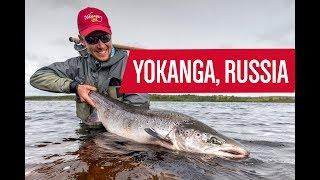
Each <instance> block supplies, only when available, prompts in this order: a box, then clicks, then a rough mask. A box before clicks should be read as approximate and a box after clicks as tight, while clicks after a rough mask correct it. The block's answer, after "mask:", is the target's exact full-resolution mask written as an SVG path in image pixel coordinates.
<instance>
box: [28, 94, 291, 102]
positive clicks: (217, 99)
mask: <svg viewBox="0 0 320 180" xmlns="http://www.w3.org/2000/svg"><path fill="white" fill-rule="evenodd" d="M25 100H29V101H66V100H67V101H68V100H75V96H26V97H25ZM150 100H151V101H182V102H279V103H294V102H295V97H292V96H261V97H239V96H223V95H214V96H197V95H156V94H151V95H150Z"/></svg>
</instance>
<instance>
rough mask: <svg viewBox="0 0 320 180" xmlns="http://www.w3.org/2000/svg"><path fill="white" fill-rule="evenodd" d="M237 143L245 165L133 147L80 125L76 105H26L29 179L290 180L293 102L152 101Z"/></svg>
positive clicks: (291, 168)
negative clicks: (246, 155)
mask: <svg viewBox="0 0 320 180" xmlns="http://www.w3.org/2000/svg"><path fill="white" fill-rule="evenodd" d="M151 108H160V109H168V110H174V111H177V112H181V113H184V114H187V115H190V116H192V117H194V118H196V119H198V120H199V121H202V122H204V123H205V124H207V125H209V126H211V127H212V128H214V129H215V130H217V131H219V132H220V133H222V134H224V135H226V136H228V137H231V138H234V139H236V140H237V141H239V142H240V143H241V144H243V145H244V146H245V147H246V148H247V149H248V150H249V151H250V158H248V159H246V160H225V159H221V158H211V157H208V156H205V155H198V154H191V153H185V152H176V151H171V150H167V149H165V148H162V147H158V146H154V145H144V144H138V143H135V142H132V141H129V140H127V139H124V138H121V137H118V136H116V135H113V134H111V133H108V132H106V131H105V130H104V129H88V128H87V127H85V126H83V125H81V124H80V123H79V119H78V118H77V117H76V115H75V102H73V101H26V102H25V178H26V179H246V180H247V179H286V180H287V179H295V104H294V103H247V102H245V103H240V102H151Z"/></svg>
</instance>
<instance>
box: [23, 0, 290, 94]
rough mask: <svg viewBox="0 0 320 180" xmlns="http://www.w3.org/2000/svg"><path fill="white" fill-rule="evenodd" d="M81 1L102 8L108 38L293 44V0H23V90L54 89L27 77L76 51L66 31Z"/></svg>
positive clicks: (168, 43) (199, 44)
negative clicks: (32, 83) (33, 84)
mask: <svg viewBox="0 0 320 180" xmlns="http://www.w3.org/2000/svg"><path fill="white" fill-rule="evenodd" d="M87 6H93V7H97V8H99V9H102V10H103V11H105V12H106V14H107V15H108V17H109V21H110V23H111V27H112V32H113V37H112V38H113V42H114V43H123V44H129V45H136V46H140V47H145V48H150V49H159V48H165V49H171V48H174V49H183V48H187V49H190V48H197V49H200V48H206V49H213V48H295V1H293V0H264V1H262V0H261V1H260V0H242V1H239V0H220V1H218V0H200V1H192V0H174V1H173V0H171V1H170V0H162V1H159V0H135V1H132V0H108V1H84V0H81V1H80V0H77V1H76V0H47V1H43V0H26V2H25V10H26V16H25V18H26V19H25V20H26V22H25V37H26V41H25V48H26V49H25V64H26V67H25V68H26V73H25V84H26V85H25V88H26V89H25V93H26V95H57V94H53V93H46V92H44V91H40V90H37V89H35V88H33V87H31V86H30V84H29V78H30V76H31V75H32V73H34V71H36V70H37V69H38V68H40V67H42V66H44V65H49V64H51V63H53V62H56V61H65V60H66V59H68V58H70V57H73V56H77V55H78V54H77V52H76V51H75V50H74V49H73V45H72V44H71V43H69V41H68V37H69V36H76V35H77V34H78V31H77V13H78V11H79V10H80V9H82V8H84V7H87ZM242 95H243V94H242ZM248 95H250V94H248ZM251 95H253V94H251ZM258 95H260V94H258ZM276 95H279V94H276ZM285 95H294V93H289V94H287V93H286V94H285Z"/></svg>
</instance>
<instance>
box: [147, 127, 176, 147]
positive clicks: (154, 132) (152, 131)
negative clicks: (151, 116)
mask: <svg viewBox="0 0 320 180" xmlns="http://www.w3.org/2000/svg"><path fill="white" fill-rule="evenodd" d="M144 130H145V131H146V132H147V133H148V134H149V135H150V136H152V137H154V138H157V139H159V140H160V141H164V142H166V143H169V144H171V145H172V144H173V143H172V142H171V140H170V139H167V138H165V137H163V136H161V135H160V134H159V133H157V132H156V131H155V130H154V129H152V128H145V129H144Z"/></svg>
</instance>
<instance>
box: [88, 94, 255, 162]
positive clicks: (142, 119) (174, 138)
mask: <svg viewBox="0 0 320 180" xmlns="http://www.w3.org/2000/svg"><path fill="white" fill-rule="evenodd" d="M89 96H90V97H91V98H92V99H93V101H95V104H96V110H97V118H98V120H99V121H101V122H102V124H103V126H104V127H105V128H106V129H107V131H109V132H110V133H114V134H117V135H119V136H122V137H125V138H128V139H131V140H134V141H136V142H139V143H145V144H156V145H160V146H163V147H166V148H168V149H172V150H180V151H187V152H194V153H204V154H212V155H216V156H219V157H223V158H229V159H244V158H247V157H248V156H249V152H248V151H247V150H246V149H245V148H244V147H243V145H241V144H240V143H238V142H236V141H235V140H233V139H231V138H228V137H226V136H224V135H222V134H220V133H219V132H217V131H215V130H214V129H213V128H211V127H209V126H207V125H206V124H204V123H202V122H200V121H198V120H196V119H195V118H193V117H191V116H188V115H186V114H182V113H179V112H175V111H169V110H161V109H148V108H145V107H137V106H132V105H129V104H126V103H123V102H119V101H117V100H115V99H112V98H111V97H104V96H102V95H101V94H99V93H97V92H90V94H89Z"/></svg>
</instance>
